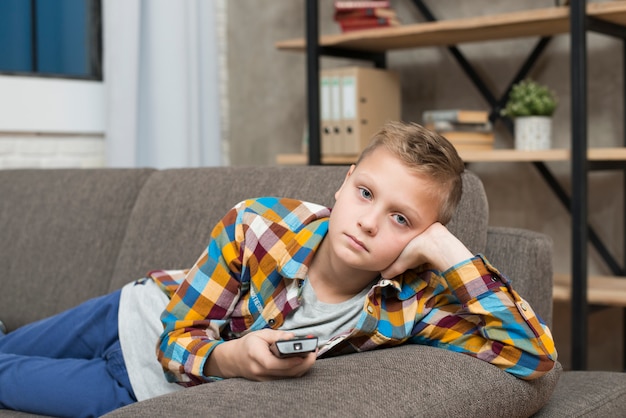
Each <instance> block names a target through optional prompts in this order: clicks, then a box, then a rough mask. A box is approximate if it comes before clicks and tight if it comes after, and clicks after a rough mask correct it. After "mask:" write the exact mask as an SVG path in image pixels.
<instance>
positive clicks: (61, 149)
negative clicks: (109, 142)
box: [0, 133, 106, 169]
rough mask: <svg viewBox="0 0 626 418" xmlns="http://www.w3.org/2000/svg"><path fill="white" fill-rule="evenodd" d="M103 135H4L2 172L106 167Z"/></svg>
mask: <svg viewBox="0 0 626 418" xmlns="http://www.w3.org/2000/svg"><path fill="white" fill-rule="evenodd" d="M105 164H106V162H105V146H104V136H103V135H76V134H67V135H63V134H54V135H49V134H48V135H45V134H27V133H14V134H11V133H0V169H14V168H97V167H104V166H105Z"/></svg>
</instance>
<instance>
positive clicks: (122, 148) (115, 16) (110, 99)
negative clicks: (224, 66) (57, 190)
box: [102, 0, 225, 168]
mask: <svg viewBox="0 0 626 418" xmlns="http://www.w3.org/2000/svg"><path fill="white" fill-rule="evenodd" d="M102 3H103V33H104V37H103V39H104V46H103V50H104V84H105V89H106V99H107V105H106V106H107V127H106V146H107V165H108V166H110V167H155V168H173V167H197V166H215V165H221V164H222V163H223V161H224V160H225V159H224V158H222V155H221V154H222V153H221V149H222V146H221V139H220V137H221V135H220V133H221V129H220V100H219V97H220V89H219V74H218V68H219V66H218V59H219V46H218V42H217V34H216V10H215V2H214V1H206V0H185V1H178V0H104V1H103V2H102Z"/></svg>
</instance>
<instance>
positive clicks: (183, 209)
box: [0, 167, 626, 417]
mask: <svg viewBox="0 0 626 418" xmlns="http://www.w3.org/2000/svg"><path fill="white" fill-rule="evenodd" d="M345 172H346V167H255V168H243V167H242V168H234V167H222V168H199V169H181V170H162V171H159V170H152V169H101V170H98V169H93V170H92V169H90V170H5V171H0V272H1V273H0V289H2V290H1V291H0V318H1V319H2V320H3V321H4V322H5V323H6V325H7V327H8V328H9V330H12V329H15V328H17V327H19V326H21V325H24V324H27V323H29V322H31V321H35V320H37V319H39V318H42V317H46V316H49V315H52V314H54V313H57V312H60V311H62V310H64V309H66V308H69V307H71V306H74V305H76V304H78V303H80V302H82V301H84V300H86V299H87V298H90V297H93V296H97V295H101V294H104V293H107V292H109V291H111V290H114V289H117V288H119V287H121V286H122V285H124V284H125V283H126V282H128V281H131V280H134V279H136V278H139V277H143V276H144V275H145V274H146V272H148V271H149V270H151V269H160V268H168V269H169V268H172V269H176V268H184V267H188V266H190V265H191V264H192V263H193V262H194V261H195V259H196V257H197V256H198V255H199V254H200V252H201V251H202V250H203V248H204V246H205V245H206V243H207V240H208V237H209V233H210V231H211V228H212V226H213V224H214V223H215V222H216V221H217V220H218V219H219V218H220V217H221V216H222V215H223V214H224V213H225V212H226V211H227V210H228V209H229V208H230V207H231V206H232V205H234V204H235V203H237V202H238V201H240V200H242V199H244V198H249V197H255V196H260V195H280V196H288V197H294V198H300V199H306V200H310V201H315V202H319V203H323V204H326V205H332V203H333V193H334V191H335V190H336V188H337V187H338V186H339V185H340V183H341V181H342V180H343V177H344V175H345ZM464 180H465V182H464V185H465V189H464V190H465V191H464V195H463V200H462V203H461V206H460V208H459V211H458V212H457V214H456V216H455V218H454V220H453V221H452V223H451V224H450V228H451V229H452V230H453V231H454V232H455V234H457V236H459V237H460V238H461V239H462V240H463V241H464V242H465V243H466V244H467V245H468V247H469V248H470V249H471V250H472V251H473V252H482V253H484V254H486V256H487V257H488V258H489V259H490V260H491V261H492V262H493V263H494V264H495V265H496V266H498V267H499V268H500V270H501V271H502V272H504V273H505V274H506V275H508V276H509V277H510V278H511V279H512V281H513V285H514V287H515V288H516V289H517V290H518V291H519V292H520V293H521V294H522V295H523V296H524V297H525V298H526V299H527V300H529V301H530V302H531V304H532V305H533V307H534V308H535V310H536V311H537V313H538V314H539V315H540V316H541V317H543V318H544V319H545V320H546V321H547V322H548V323H550V322H551V318H552V300H551V292H552V268H551V242H550V240H549V239H548V238H547V237H546V236H544V235H541V234H538V233H534V232H530V231H524V230H519V229H512V228H501V227H489V226H488V205H487V200H486V197H485V194H484V190H483V188H482V184H481V182H480V180H479V179H478V178H477V177H476V176H475V175H473V174H471V173H466V175H465V178H464ZM30 378H36V376H35V377H30ZM625 388H626V376H625V375H624V374H622V373H608V372H564V373H562V368H561V366H560V364H558V363H557V366H556V367H555V369H554V370H553V371H552V372H550V373H548V374H547V375H545V376H544V377H542V378H540V379H538V380H534V381H531V382H526V381H522V380H518V379H516V378H514V377H512V376H510V375H508V374H507V373H504V372H502V371H500V370H498V369H497V368H495V367H493V366H491V365H489V364H487V363H484V362H482V361H480V360H476V359H473V358H470V357H468V356H464V355H461V354H456V353H452V352H447V351H444V350H440V349H435V348H431V347H424V346H403V347H398V348H393V349H385V350H379V351H375V352H367V353H359V354H352V355H346V356H341V357H336V358H331V359H323V360H319V361H318V362H317V363H316V364H315V366H314V368H313V369H312V371H311V372H310V373H309V374H307V375H306V376H304V377H303V378H300V379H296V380H281V381H273V382H266V383H257V382H250V381H246V380H243V379H230V380H225V381H222V382H218V383H212V384H206V385H201V386H197V387H194V388H190V389H186V390H183V391H180V392H178V393H175V394H170V395H166V396H162V397H159V398H154V399H151V400H148V401H143V402H140V403H137V404H134V405H130V406H128V407H124V408H120V409H118V410H116V411H113V412H111V413H110V414H108V416H110V417H155V416H163V417H165V416H167V417H169V416H228V417H230V416H255V417H282V416H285V417H290V416H396V417H403V416H429V417H433V416H442V417H443V416H446V417H448V416H480V417H491V416H493V417H502V416H507V417H525V416H531V415H533V414H535V413H536V414H537V416H566V417H571V416H583V415H592V416H593V415H595V414H597V415H598V416H619V415H620V414H622V416H623V414H624V411H626V389H625ZM0 389H1V388H0ZM59 402H71V400H70V399H63V400H61V399H60V400H59ZM6 416H15V417H17V416H20V417H21V416H28V414H23V413H18V412H13V411H0V417H6Z"/></svg>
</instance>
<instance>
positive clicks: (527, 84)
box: [501, 79, 558, 150]
mask: <svg viewBox="0 0 626 418" xmlns="http://www.w3.org/2000/svg"><path fill="white" fill-rule="evenodd" d="M557 104H558V101H557V97H556V94H555V93H554V92H553V91H552V90H550V89H548V87H546V86H543V85H541V84H539V83H537V82H535V81H533V80H530V79H526V80H522V81H520V82H519V83H517V84H515V85H513V87H512V88H511V92H510V93H509V97H508V100H507V103H506V106H505V107H504V109H502V112H501V114H502V115H503V116H508V117H510V118H513V120H514V122H515V148H516V149H518V150H539V149H549V148H550V147H551V145H552V114H553V113H554V110H555V109H556V106H557Z"/></svg>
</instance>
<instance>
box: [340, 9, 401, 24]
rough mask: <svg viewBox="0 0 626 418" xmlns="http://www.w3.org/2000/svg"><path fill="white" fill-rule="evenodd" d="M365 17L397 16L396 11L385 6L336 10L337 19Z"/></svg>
mask: <svg viewBox="0 0 626 418" xmlns="http://www.w3.org/2000/svg"><path fill="white" fill-rule="evenodd" d="M364 17H387V18H392V17H393V18H395V17H396V12H395V11H394V10H392V9H385V8H372V7H366V8H365V9H354V10H344V11H341V10H337V11H335V20H336V21H340V20H345V19H361V18H364Z"/></svg>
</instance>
